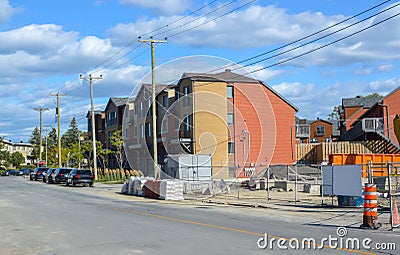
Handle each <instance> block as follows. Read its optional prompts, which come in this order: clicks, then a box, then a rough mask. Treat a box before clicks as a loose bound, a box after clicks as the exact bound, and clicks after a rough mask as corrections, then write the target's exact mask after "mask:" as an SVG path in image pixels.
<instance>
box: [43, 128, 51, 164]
mask: <svg viewBox="0 0 400 255" xmlns="http://www.w3.org/2000/svg"><path fill="white" fill-rule="evenodd" d="M44 127H45V128H46V136H45V141H46V165H47V166H48V165H49V163H48V162H47V146H48V144H47V139H48V137H47V128H49V127H51V126H50V125H44Z"/></svg>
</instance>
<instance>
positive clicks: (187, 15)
mask: <svg viewBox="0 0 400 255" xmlns="http://www.w3.org/2000/svg"><path fill="white" fill-rule="evenodd" d="M216 1H217V0H213V1H211V2H209V3H208V4H206V5H203V6H202V7H200V8H198V9H196V10H194V11H192V12H190V13H188V14H186V15H185V16H183V17H181V18H179V19H177V20H175V21H173V22H171V23H168V24H167V25H164V26H161V27H158V28H156V29H154V30H153V31H150V32H147V33H145V34H142V35H140V37H145V36H146V35H149V34H152V33H154V32H156V31H159V30H161V29H163V28H166V27H169V26H170V25H173V24H175V23H178V22H179V21H181V20H183V19H185V18H187V17H189V16H190V15H192V14H194V13H196V12H198V11H201V10H202V9H204V8H206V7H207V6H210V5H211V4H213V3H215V2H216Z"/></svg>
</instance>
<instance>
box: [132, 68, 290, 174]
mask: <svg viewBox="0 0 400 255" xmlns="http://www.w3.org/2000/svg"><path fill="white" fill-rule="evenodd" d="M158 88H161V89H158V90H157V97H156V98H157V106H156V107H157V134H158V135H157V141H158V142H157V143H158V145H157V148H158V162H159V163H160V164H162V163H163V162H164V159H165V158H166V157H167V155H171V154H184V153H188V154H211V155H212V166H213V176H214V177H216V178H234V177H249V176H250V175H251V174H257V173H259V172H261V171H263V170H265V169H266V167H267V166H268V165H274V164H291V163H293V162H294V161H295V160H296V159H295V148H294V142H295V135H294V127H295V113H296V111H297V108H296V107H295V106H294V105H292V104H291V103H290V102H289V101H287V100H286V99H285V98H283V97H282V96H281V95H279V94H278V93H277V92H276V91H274V90H273V89H272V88H270V87H269V86H268V85H267V84H265V83H263V82H261V81H259V80H256V79H253V78H249V77H246V76H243V75H239V74H236V73H233V72H231V71H230V70H226V71H224V72H221V73H217V74H202V73H184V74H183V75H182V76H181V79H180V80H179V81H178V83H177V85H175V86H168V87H165V86H164V87H162V86H158ZM141 91H142V90H141ZM141 98H143V96H142V95H141V93H139V94H138V96H137V97H136V99H135V107H139V106H140V104H141V101H142V99H141ZM142 104H143V103H142ZM140 125H142V124H139V126H140ZM143 125H144V129H145V130H146V123H143ZM148 125H150V124H148ZM149 127H150V126H149ZM148 135H149V136H150V137H151V133H149V134H148ZM145 136H146V135H145ZM144 140H146V141H147V142H146V143H147V146H138V145H135V144H131V146H130V148H136V149H137V150H139V149H145V150H147V151H148V152H147V153H148V154H150V155H151V154H152V151H151V150H149V148H150V147H151V141H152V139H147V138H146V139H143V140H142V141H144ZM137 142H139V141H137ZM136 154H137V155H141V153H140V152H139V151H137V152H136ZM134 161H136V162H138V163H139V162H142V159H140V157H139V158H137V159H135V160H134ZM139 165H140V166H141V167H144V165H145V167H146V168H149V167H152V166H151V164H139ZM143 170H144V172H151V170H145V169H142V171H143Z"/></svg>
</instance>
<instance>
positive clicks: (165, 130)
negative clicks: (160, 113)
mask: <svg viewBox="0 0 400 255" xmlns="http://www.w3.org/2000/svg"><path fill="white" fill-rule="evenodd" d="M161 133H162V134H164V133H168V117H167V116H165V117H164V118H163V120H162V124H161Z"/></svg>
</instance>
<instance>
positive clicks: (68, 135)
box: [61, 117, 80, 148]
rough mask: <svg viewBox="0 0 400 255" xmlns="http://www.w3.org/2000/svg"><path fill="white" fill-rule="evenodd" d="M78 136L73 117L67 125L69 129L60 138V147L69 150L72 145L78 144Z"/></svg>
mask: <svg viewBox="0 0 400 255" xmlns="http://www.w3.org/2000/svg"><path fill="white" fill-rule="evenodd" d="M79 135H80V132H79V129H78V124H77V123H76V119H75V117H73V118H72V120H71V122H70V124H69V129H68V130H67V131H66V132H65V133H64V134H63V135H62V137H61V144H62V146H63V147H64V148H69V147H71V146H72V145H73V144H75V143H78V139H79Z"/></svg>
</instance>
